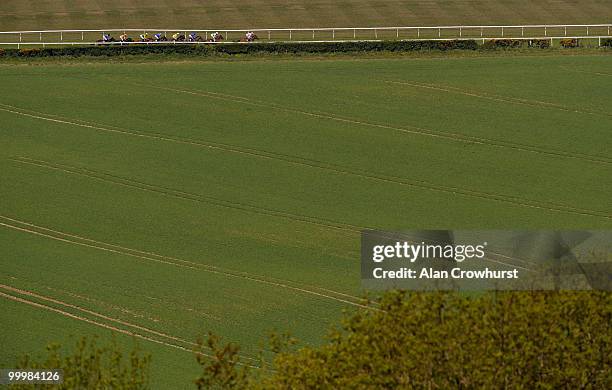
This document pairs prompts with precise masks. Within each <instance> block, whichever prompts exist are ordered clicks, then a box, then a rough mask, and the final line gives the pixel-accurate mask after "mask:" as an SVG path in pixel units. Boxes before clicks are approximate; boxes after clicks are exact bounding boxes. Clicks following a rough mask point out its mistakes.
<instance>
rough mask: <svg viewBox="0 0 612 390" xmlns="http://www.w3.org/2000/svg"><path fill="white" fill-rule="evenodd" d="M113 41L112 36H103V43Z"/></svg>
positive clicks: (104, 34)
mask: <svg viewBox="0 0 612 390" xmlns="http://www.w3.org/2000/svg"><path fill="white" fill-rule="evenodd" d="M111 39H112V38H111V36H110V35H108V34H107V33H103V34H102V41H103V42H110V40H111Z"/></svg>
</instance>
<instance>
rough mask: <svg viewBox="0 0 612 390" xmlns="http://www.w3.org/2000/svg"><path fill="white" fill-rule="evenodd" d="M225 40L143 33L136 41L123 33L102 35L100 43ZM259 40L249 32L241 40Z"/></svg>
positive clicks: (219, 36)
mask: <svg viewBox="0 0 612 390" xmlns="http://www.w3.org/2000/svg"><path fill="white" fill-rule="evenodd" d="M224 39H225V38H224V37H223V35H221V34H220V33H218V32H215V33H212V34H210V38H208V39H204V38H202V36H201V35H198V34H197V33H190V34H188V35H187V36H185V35H184V34H182V33H175V34H172V36H171V37H170V38H168V37H167V36H166V34H165V33H163V34H162V33H157V34H153V35H152V36H151V35H149V34H148V33H146V32H145V33H142V34H140V35H139V37H138V38H137V39H136V40H135V39H133V38H131V37H130V36H128V34H126V33H123V34H122V35H120V36H119V39H115V38H114V37H113V36H111V35H110V34H106V33H104V34H102V39H99V40H98V41H96V42H98V43H112V42H125V43H129V42H221V41H223V40H224ZM257 39H259V38H258V37H257V35H255V33H253V32H247V33H246V34H245V35H244V37H242V38H241V39H240V42H254V41H256V40H257Z"/></svg>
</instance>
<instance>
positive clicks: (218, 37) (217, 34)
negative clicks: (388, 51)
mask: <svg viewBox="0 0 612 390" xmlns="http://www.w3.org/2000/svg"><path fill="white" fill-rule="evenodd" d="M210 37H211V38H212V40H213V41H215V42H217V40H219V39H220V38H221V34H219V33H218V32H214V33H212V34H210Z"/></svg>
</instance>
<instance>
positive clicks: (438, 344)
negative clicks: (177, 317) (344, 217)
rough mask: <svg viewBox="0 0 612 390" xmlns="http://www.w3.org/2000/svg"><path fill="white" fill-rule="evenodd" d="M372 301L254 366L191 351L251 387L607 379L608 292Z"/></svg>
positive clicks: (610, 345)
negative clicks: (265, 366)
mask: <svg viewBox="0 0 612 390" xmlns="http://www.w3.org/2000/svg"><path fill="white" fill-rule="evenodd" d="M375 308H376V309H375V310H361V311H359V312H358V313H356V314H354V315H352V316H350V317H348V318H346V319H345V320H344V321H343V323H342V327H341V329H338V330H334V331H332V333H331V335H330V336H329V340H328V342H327V343H326V344H324V345H322V346H320V347H304V348H302V349H299V350H297V351H293V352H291V351H289V352H282V348H276V349H273V351H278V350H280V351H281V352H280V353H277V355H276V358H275V360H274V366H273V368H274V370H271V371H269V372H268V373H267V374H264V375H261V374H259V376H257V375H256V371H257V370H246V371H244V369H243V368H240V369H239V371H236V372H235V373H229V372H228V368H229V367H230V366H231V367H236V369H238V368H237V367H238V361H239V360H238V359H237V355H236V354H229V355H227V354H225V353H219V352H216V353H215V356H218V357H220V359H221V361H218V362H216V363H215V365H212V364H211V363H205V364H203V362H202V361H200V364H202V365H203V366H204V368H205V377H206V378H207V382H206V384H216V385H221V384H222V383H229V382H228V378H230V379H231V380H230V382H231V383H232V384H233V385H236V386H237V387H238V388H240V386H242V388H253V389H344V388H349V389H454V388H465V389H601V390H604V389H610V388H612V375H610V372H612V333H611V332H610V324H611V323H612V296H611V295H610V294H609V293H605V292H553V291H550V292H506V293H496V294H482V295H478V296H465V295H460V294H455V293H443V292H438V293H409V294H407V293H404V292H389V293H387V294H386V295H385V296H384V297H383V298H382V300H381V301H380V302H379V305H378V306H375ZM213 350H216V351H223V350H222V349H220V348H219V346H216V347H215V346H213ZM230 351H236V349H235V347H234V349H230ZM223 360H226V361H223ZM210 367H223V369H210ZM216 373H219V374H218V375H217V374H216ZM224 380H225V382H223V381H224Z"/></svg>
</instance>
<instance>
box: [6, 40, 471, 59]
mask: <svg viewBox="0 0 612 390" xmlns="http://www.w3.org/2000/svg"><path fill="white" fill-rule="evenodd" d="M477 48H478V44H477V43H476V41H473V40H461V41H460V40H456V41H381V42H282V43H280V42H279V43H263V42H262V43H251V44H239V43H238V44H237V43H221V44H214V45H212V44H210V45H209V44H206V45H205V44H200V45H173V44H163V45H160V44H152V45H125V46H120V45H114V46H105V45H100V46H75V47H61V48H35V49H19V50H17V49H7V50H5V51H4V52H3V53H2V54H0V55H3V56H5V57H81V56H93V57H104V56H106V57H115V56H125V55H140V54H182V55H193V56H202V55H211V54H226V55H236V54H255V53H271V54H274V53H279V54H282V53H292V54H297V53H350V52H377V51H387V52H406V51H421V50H441V51H446V50H476V49H477Z"/></svg>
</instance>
